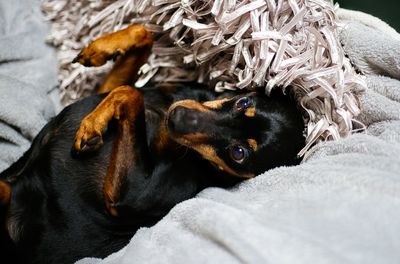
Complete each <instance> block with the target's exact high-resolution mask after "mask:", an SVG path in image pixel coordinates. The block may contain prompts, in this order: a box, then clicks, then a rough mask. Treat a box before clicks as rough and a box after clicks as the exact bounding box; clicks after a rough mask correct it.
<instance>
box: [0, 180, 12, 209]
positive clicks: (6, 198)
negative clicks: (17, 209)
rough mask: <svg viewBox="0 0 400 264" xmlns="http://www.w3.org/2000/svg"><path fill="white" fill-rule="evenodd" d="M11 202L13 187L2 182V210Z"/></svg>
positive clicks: (0, 196) (0, 193)
mask: <svg viewBox="0 0 400 264" xmlns="http://www.w3.org/2000/svg"><path fill="white" fill-rule="evenodd" d="M10 200H11V187H10V185H9V184H8V183H6V182H4V181H0V208H1V207H5V206H8V205H9V204H10Z"/></svg>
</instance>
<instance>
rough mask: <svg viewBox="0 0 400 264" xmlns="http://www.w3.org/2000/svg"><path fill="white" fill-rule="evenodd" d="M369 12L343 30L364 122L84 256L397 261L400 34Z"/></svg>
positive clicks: (107, 263) (110, 263)
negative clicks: (361, 86) (360, 85)
mask: <svg viewBox="0 0 400 264" xmlns="http://www.w3.org/2000/svg"><path fill="white" fill-rule="evenodd" d="M339 13H340V12H339ZM345 15H346V16H345V17H346V18H347V19H349V18H350V17H357V16H349V14H348V13H345ZM363 18H365V16H363ZM366 21H369V23H372V24H371V25H368V23H363V20H358V22H352V23H349V24H347V25H346V27H345V29H344V30H343V31H342V33H341V36H340V38H341V42H342V44H343V46H344V49H345V51H346V53H347V54H348V55H349V57H350V60H351V61H352V63H353V64H354V66H355V67H356V69H357V70H358V71H360V72H361V73H363V74H364V75H365V81H366V82H367V84H368V89H367V90H365V91H359V97H360V101H361V106H362V110H363V112H362V114H361V115H360V117H359V119H360V121H362V122H363V123H364V124H365V125H366V130H365V131H364V132H362V133H358V134H354V135H353V136H350V137H348V138H346V139H342V140H339V141H336V142H325V143H321V144H319V145H317V146H315V147H314V148H313V150H312V151H311V152H310V155H308V156H307V157H306V159H305V160H304V162H303V163H302V164H301V165H299V166H295V167H281V168H277V169H274V170H271V171H268V172H266V173H264V174H262V175H260V176H258V177H256V178H254V179H251V180H248V181H245V182H243V183H241V184H239V185H238V186H236V187H235V188H232V189H230V190H223V189H218V188H209V189H206V190H204V191H203V192H201V193H200V194H199V195H198V196H197V197H196V198H194V199H191V200H188V201H185V202H183V203H181V204H179V205H177V206H176V207H175V208H173V209H172V210H171V212H170V213H169V214H168V215H167V216H166V217H165V218H164V219H162V220H161V221H160V222H159V223H158V224H156V225H155V226H153V227H151V228H142V229H140V230H139V231H138V232H137V233H136V234H135V236H134V237H133V238H132V240H131V241H130V243H129V244H128V245H127V246H126V247H125V248H123V249H122V250H120V251H119V252H116V253H115V254H112V255H110V256H109V257H107V258H106V259H104V260H100V259H91V258H87V259H83V260H81V261H79V262H78V263H79V264H94V263H96V264H100V263H101V264H114V263H230V264H231V263H399V262H400V251H399V248H400V236H399V234H400V155H399V153H400V81H399V78H400V41H399V40H398V36H397V33H396V34H395V33H393V30H391V29H389V28H388V26H387V25H384V23H383V22H381V21H379V23H378V24H379V25H377V23H374V21H377V20H376V19H375V20H374V21H372V20H370V19H367V20H366ZM371 21H372V22H371ZM344 22H346V21H344ZM382 28H385V30H382ZM388 32H390V34H389V33H388ZM394 35H396V37H393V36H394Z"/></svg>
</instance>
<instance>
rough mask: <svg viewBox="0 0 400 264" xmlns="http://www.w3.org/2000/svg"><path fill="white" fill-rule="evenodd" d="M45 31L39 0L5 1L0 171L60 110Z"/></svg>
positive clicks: (0, 30)
mask: <svg viewBox="0 0 400 264" xmlns="http://www.w3.org/2000/svg"><path fill="white" fill-rule="evenodd" d="M46 34H47V26H46V25H45V23H44V21H43V18H42V14H41V11H40V8H39V0H13V1H0V171H3V170H4V169H6V168H7V167H8V166H9V165H10V164H11V163H13V162H15V161H16V160H17V159H18V158H19V157H20V156H21V155H22V154H23V153H24V151H25V150H27V149H28V148H29V146H30V143H31V141H32V139H33V138H34V137H35V136H36V134H37V133H38V132H39V131H40V129H41V128H42V127H43V126H44V124H46V122H47V121H48V120H49V118H50V117H52V116H53V115H54V114H55V106H54V105H53V103H52V100H51V99H50V98H57V96H56V92H57V90H54V93H52V91H53V88H54V87H56V74H57V63H56V58H55V54H54V52H53V50H52V49H51V48H50V47H48V46H46V45H45V42H44V40H45V36H46ZM54 102H57V100H54ZM58 104H59V103H58Z"/></svg>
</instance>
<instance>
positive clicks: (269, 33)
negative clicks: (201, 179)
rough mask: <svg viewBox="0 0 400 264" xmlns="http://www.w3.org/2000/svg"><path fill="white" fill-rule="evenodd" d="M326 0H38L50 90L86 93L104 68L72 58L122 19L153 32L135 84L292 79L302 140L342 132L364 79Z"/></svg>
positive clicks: (282, 83)
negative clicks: (53, 62) (54, 64)
mask: <svg viewBox="0 0 400 264" xmlns="http://www.w3.org/2000/svg"><path fill="white" fill-rule="evenodd" d="M335 8H336V6H334V5H333V4H332V2H330V1H327V0H117V1H110V0H79V1H73V0H45V1H44V2H43V10H44V11H45V14H46V15H47V18H48V19H49V20H51V21H52V30H51V34H50V36H49V41H50V42H51V43H52V44H54V45H55V46H57V47H58V59H59V62H60V73H59V80H60V89H61V90H62V93H63V102H64V103H65V104H67V103H70V102H72V101H74V100H76V99H78V98H80V97H82V96H84V95H87V94H89V93H91V92H92V91H93V90H94V88H95V87H96V85H97V84H98V83H99V81H100V80H101V79H102V77H103V75H104V73H105V72H107V70H108V69H109V68H110V65H106V66H104V67H101V68H84V67H82V66H79V65H74V64H71V61H72V59H73V58H74V57H75V56H76V54H77V53H78V52H79V51H80V49H81V48H83V47H84V46H86V45H87V44H88V43H89V42H90V41H92V40H94V39H95V38H97V37H100V36H101V35H103V34H105V33H109V32H113V31H116V30H118V29H121V28H123V27H125V26H126V25H128V24H131V23H142V24H145V25H146V27H147V28H148V29H150V30H151V31H152V32H153V33H154V36H155V40H156V41H155V45H154V47H153V54H152V55H151V57H150V59H149V62H148V63H147V64H146V65H144V66H143V67H142V69H141V71H142V74H141V77H140V79H139V80H138V81H137V83H136V86H138V87H140V86H143V85H144V84H145V83H146V82H148V81H149V80H151V81H155V82H157V81H193V80H194V81H198V82H203V83H208V84H210V85H211V87H215V90H217V91H222V90H224V89H249V88H253V87H265V90H266V93H269V92H270V91H271V90H272V89H273V88H275V87H279V88H281V89H285V88H286V87H288V86H289V85H291V87H293V89H292V91H291V92H292V93H293V94H294V96H295V97H296V99H297V102H298V103H299V105H301V106H302V108H303V109H304V110H305V115H304V116H305V122H306V128H307V129H306V136H307V146H306V147H305V148H304V149H303V150H302V151H301V152H300V153H299V154H300V155H304V154H305V153H306V151H307V150H308V149H309V148H310V146H312V145H313V144H314V143H316V142H318V141H321V140H330V139H334V140H336V139H339V138H342V137H346V136H348V135H349V134H351V133H352V132H354V131H355V130H356V129H357V128H356V127H360V126H359V125H358V122H357V121H356V120H355V119H354V118H355V117H356V116H357V115H358V114H359V112H360V109H359V105H358V102H357V98H356V96H355V95H354V92H353V91H354V90H355V89H356V88H357V90H359V88H363V87H365V84H364V82H363V80H362V78H361V77H360V76H358V75H357V74H356V73H355V71H354V70H353V68H352V67H351V64H350V62H349V60H348V59H347V58H346V57H345V54H344V53H343V50H342V48H341V46H340V43H339V39H338V30H339V27H340V23H339V21H338V18H337V16H336V14H335Z"/></svg>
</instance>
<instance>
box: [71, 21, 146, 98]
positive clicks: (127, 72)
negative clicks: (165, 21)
mask: <svg viewBox="0 0 400 264" xmlns="http://www.w3.org/2000/svg"><path fill="white" fill-rule="evenodd" d="M152 45H153V37H152V35H151V33H150V32H149V31H148V30H147V29H146V28H144V27H143V26H142V25H137V24H134V25H131V26H129V27H127V28H125V29H123V30H120V31H117V32H114V33H111V34H108V35H104V36H102V37H100V38H98V39H97V40H95V41H93V42H92V43H90V44H89V45H88V46H87V47H86V48H84V49H83V50H82V51H81V52H80V53H79V54H78V56H77V57H76V58H75V59H74V60H73V62H79V63H80V64H82V65H84V66H96V67H97V66H101V65H103V64H105V63H106V62H107V61H108V60H110V59H116V60H117V61H116V63H115V65H114V67H113V69H112V70H111V72H110V73H109V75H108V76H107V77H106V79H105V81H104V83H103V85H102V86H101V87H100V88H99V90H98V92H99V93H105V92H109V91H111V90H112V89H114V88H116V87H119V86H121V85H131V84H132V83H133V82H134V81H135V80H136V78H137V73H138V71H139V69H140V67H141V66H142V65H143V64H144V63H145V62H146V60H147V58H148V57H149V55H150V52H151V47H152Z"/></svg>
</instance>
